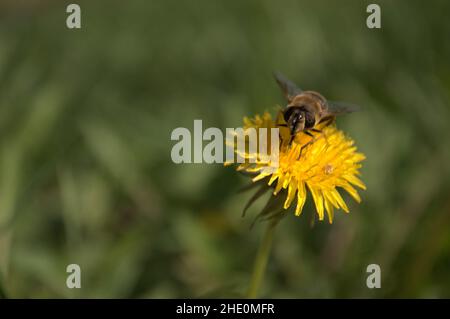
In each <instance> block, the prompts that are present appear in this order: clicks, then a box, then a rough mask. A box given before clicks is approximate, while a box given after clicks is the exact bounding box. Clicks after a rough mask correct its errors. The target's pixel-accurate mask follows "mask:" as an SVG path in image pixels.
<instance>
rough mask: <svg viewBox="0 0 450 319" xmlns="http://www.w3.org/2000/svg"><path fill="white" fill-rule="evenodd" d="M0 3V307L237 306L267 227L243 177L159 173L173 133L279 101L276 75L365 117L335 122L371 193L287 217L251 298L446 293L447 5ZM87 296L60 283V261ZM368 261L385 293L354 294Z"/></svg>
mask: <svg viewBox="0 0 450 319" xmlns="http://www.w3.org/2000/svg"><path fill="white" fill-rule="evenodd" d="M71 2H74V1H33V0H28V1H16V0H9V1H5V0H2V1H1V2H0V270H1V276H0V294H1V295H3V296H7V297H11V298H16V297H31V298H37V297H44V298H47V297H58V298H68V297H88V298H91V297H106V298H110V297H112V298H115V297H128V298H165V297H239V296H242V295H243V294H244V292H245V290H246V289H247V286H248V283H249V278H250V273H251V270H252V266H253V259H254V257H255V254H256V250H257V247H258V244H259V240H260V237H261V234H262V231H263V229H264V225H263V224H261V223H259V224H257V225H256V226H255V227H254V228H253V229H251V230H250V229H249V227H250V224H251V222H252V221H253V218H254V216H255V215H256V214H257V213H258V210H259V209H260V208H261V207H262V205H263V204H264V202H265V200H264V199H262V200H261V201H259V202H258V203H257V205H255V206H254V207H253V208H251V209H250V211H249V214H248V216H246V217H245V218H241V212H242V209H243V207H244V205H245V203H246V201H247V200H248V199H249V198H250V196H251V193H237V191H238V189H239V188H240V187H242V186H243V185H245V184H246V183H248V180H247V179H246V178H245V177H244V176H241V175H239V174H238V173H236V172H235V171H234V170H233V169H232V168H228V167H227V168H224V167H222V166H221V165H220V164H215V165H207V164H190V165H189V164H186V165H176V164H173V163H172V162H171V159H170V151H171V148H172V146H173V144H174V142H172V141H171V140H170V134H171V131H172V130H173V129H174V128H176V127H180V126H182V127H187V128H192V127H193V120H194V119H202V120H203V124H204V127H210V126H215V127H220V128H226V127H238V126H240V125H241V123H242V117H243V116H246V115H253V114H256V113H261V112H263V111H264V110H268V111H271V112H272V114H274V112H275V107H276V105H282V104H283V103H284V100H283V98H282V96H281V94H280V92H279V89H278V88H277V86H276V84H275V82H274V81H273V78H272V75H271V72H272V71H273V70H279V71H282V72H283V73H285V74H286V75H287V76H288V77H290V78H292V79H293V80H295V81H296V82H297V83H298V84H299V85H300V86H301V87H303V88H305V89H313V90H317V91H319V92H321V93H323V94H324V95H325V96H326V97H328V98H330V99H333V100H344V101H348V102H352V103H356V104H359V105H361V106H362V107H363V108H364V111H363V112H360V113H357V114H352V115H349V116H347V117H342V118H340V119H339V120H338V126H339V127H340V128H341V129H343V130H345V131H346V132H347V133H348V134H349V135H350V136H351V137H352V138H354V139H355V141H356V143H357V145H358V147H359V149H360V150H361V151H362V152H364V153H365V154H366V156H367V160H366V161H365V162H364V166H363V169H362V174H363V175H362V179H363V180H364V182H365V183H366V184H367V187H368V189H367V191H364V192H362V193H361V195H362V198H363V202H362V203H361V204H360V205H358V204H356V203H354V202H352V201H350V198H349V197H348V196H347V197H345V198H346V199H347V200H349V202H350V210H351V213H350V214H344V213H341V212H339V213H337V214H336V216H335V222H334V224H333V225H329V224H328V223H327V222H322V223H316V225H315V226H314V227H312V228H311V227H310V216H311V214H312V212H313V210H312V206H311V205H309V206H307V207H306V208H305V211H304V214H303V215H302V216H301V217H300V218H298V217H295V216H294V215H293V214H290V215H288V216H287V217H286V218H284V219H283V220H282V222H281V223H280V225H279V226H278V228H277V231H276V234H275V238H274V239H275V242H274V245H273V252H272V255H271V259H270V262H269V265H268V269H267V274H266V278H265V281H264V285H263V287H262V290H261V293H260V295H261V296H263V297H286V298H311V297H319V298H332V297H342V298H348V297H357V298H360V297H368V298H372V297H425V298H428V297H447V298H448V297H450V197H449V192H450V147H449V145H450V131H449V123H448V121H449V120H450V114H449V113H450V108H449V101H450V59H449V58H450V41H449V39H450V22H449V20H448V14H449V12H450V2H448V1H432V2H423V1H406V0H405V1H377V2H376V3H378V4H379V5H380V6H381V19H382V20H381V21H382V22H381V23H382V28H381V29H378V30H377V29H372V30H371V29H368V28H367V27H366V18H367V16H368V13H366V7H367V5H368V4H369V3H371V2H369V1H339V2H338V1H294V0H288V1H269V0H263V1H256V0H254V1H245V2H244V1H209V0H202V1H180V0H169V1H162V0H156V1H137V0H135V1H127V2H124V1H81V0H80V1H76V3H78V4H80V6H81V10H82V29H81V30H69V29H67V28H66V24H65V20H66V17H67V14H66V12H65V11H66V6H67V4H69V3H71ZM71 263H77V264H79V265H80V266H81V269H82V288H81V289H73V290H70V289H68V288H66V284H65V282H66V276H67V273H66V272H65V271H66V266H67V265H68V264H71ZM372 263H376V264H379V265H380V266H381V271H382V288H381V289H373V290H371V289H368V288H367V287H366V278H367V275H368V274H367V273H366V267H367V265H369V264H372Z"/></svg>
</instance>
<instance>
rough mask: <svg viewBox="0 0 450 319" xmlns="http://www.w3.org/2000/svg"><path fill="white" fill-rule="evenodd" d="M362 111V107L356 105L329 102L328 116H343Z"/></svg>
mask: <svg viewBox="0 0 450 319" xmlns="http://www.w3.org/2000/svg"><path fill="white" fill-rule="evenodd" d="M358 111H361V107H360V106H359V105H356V104H351V103H346V102H336V101H328V102H327V115H341V114H346V113H353V112H358Z"/></svg>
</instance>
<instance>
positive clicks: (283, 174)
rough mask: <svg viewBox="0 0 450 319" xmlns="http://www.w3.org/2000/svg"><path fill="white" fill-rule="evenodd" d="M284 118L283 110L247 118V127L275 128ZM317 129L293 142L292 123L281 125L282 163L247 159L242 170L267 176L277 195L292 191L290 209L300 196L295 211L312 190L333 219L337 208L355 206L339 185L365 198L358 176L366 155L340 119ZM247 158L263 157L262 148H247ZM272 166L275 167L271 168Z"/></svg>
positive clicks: (286, 205) (321, 208)
mask: <svg viewBox="0 0 450 319" xmlns="http://www.w3.org/2000/svg"><path fill="white" fill-rule="evenodd" d="M280 121H283V119H282V116H281V112H279V113H278V116H277V119H276V121H273V120H272V117H271V116H270V114H269V113H267V112H266V113H264V114H263V116H262V117H261V116H259V115H257V116H255V117H254V118H252V119H249V118H244V130H245V129H249V128H255V129H258V128H273V127H277V123H280ZM315 128H316V130H317V131H316V132H314V131H310V134H311V135H312V136H310V135H307V134H305V133H304V132H300V133H298V134H297V135H296V137H295V139H294V140H293V142H292V143H291V144H289V140H290V134H289V130H288V129H287V128H286V127H279V133H280V148H279V154H278V162H277V163H276V166H275V165H274V163H271V162H270V161H269V162H268V161H254V162H253V163H252V162H250V161H246V162H245V163H242V164H240V165H239V166H238V167H237V170H240V171H244V172H247V173H250V174H252V176H253V179H252V180H253V182H257V181H260V180H263V179H267V184H266V186H267V187H272V188H273V195H274V196H277V195H279V193H280V192H281V191H282V190H286V191H287V197H286V199H285V200H284V205H283V208H284V209H288V208H289V207H290V206H291V204H292V203H293V202H294V201H295V200H296V202H297V203H296V208H295V215H297V216H299V215H300V214H301V213H302V210H303V206H304V204H305V202H306V198H307V193H308V191H309V193H311V196H312V198H313V200H314V203H315V206H316V210H317V214H318V217H319V220H323V219H324V215H325V212H326V213H327V215H328V220H329V222H330V223H332V221H333V215H334V209H343V210H344V211H345V212H349V209H348V207H347V205H346V203H345V201H344V200H343V198H342V197H341V195H340V193H339V191H338V189H343V190H345V191H346V192H347V193H349V194H350V195H351V196H352V197H353V198H354V199H355V200H356V201H357V202H358V203H359V202H360V201H361V198H360V196H359V194H358V191H357V190H356V189H355V186H356V187H359V188H361V189H365V188H366V187H365V185H364V183H363V182H362V181H361V180H360V179H359V178H358V176H359V175H360V173H359V168H360V167H361V164H360V162H361V161H363V160H364V159H365V156H364V155H363V154H362V153H358V152H357V151H356V147H355V146H354V142H353V140H351V139H350V138H349V137H347V136H346V135H345V134H344V133H343V132H342V131H340V130H338V129H337V128H336V127H335V126H334V125H324V124H318V125H316V127H315ZM246 152H247V154H245V156H244V157H245V158H247V159H248V158H258V157H259V156H258V154H251V153H249V152H250V151H246ZM268 168H271V169H268Z"/></svg>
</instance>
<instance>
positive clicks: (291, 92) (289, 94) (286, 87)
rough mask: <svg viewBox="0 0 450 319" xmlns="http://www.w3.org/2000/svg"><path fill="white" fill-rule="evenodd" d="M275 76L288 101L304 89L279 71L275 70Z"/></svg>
mask: <svg viewBox="0 0 450 319" xmlns="http://www.w3.org/2000/svg"><path fill="white" fill-rule="evenodd" d="M273 76H274V77H275V80H276V81H277V83H278V85H279V86H280V88H281V90H282V91H283V94H284V96H285V97H286V99H287V100H288V101H291V100H292V99H293V98H294V97H295V96H297V95H299V94H300V93H302V90H301V89H300V88H298V87H297V85H295V83H294V82H292V81H291V80H289V79H288V78H286V77H285V76H284V75H283V74H281V73H280V72H278V71H274V72H273Z"/></svg>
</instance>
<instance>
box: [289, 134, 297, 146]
mask: <svg viewBox="0 0 450 319" xmlns="http://www.w3.org/2000/svg"><path fill="white" fill-rule="evenodd" d="M294 138H295V135H291V138H290V139H289V144H288V145H289V146H291V145H292V142H293V141H294Z"/></svg>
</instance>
